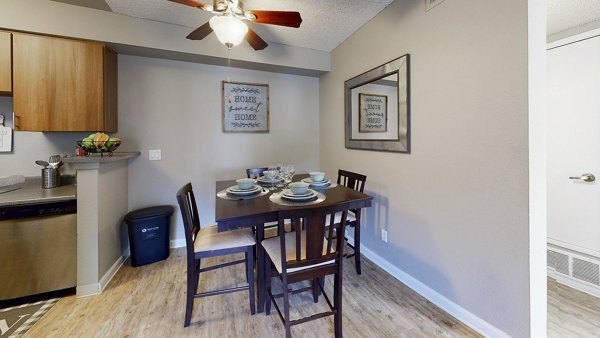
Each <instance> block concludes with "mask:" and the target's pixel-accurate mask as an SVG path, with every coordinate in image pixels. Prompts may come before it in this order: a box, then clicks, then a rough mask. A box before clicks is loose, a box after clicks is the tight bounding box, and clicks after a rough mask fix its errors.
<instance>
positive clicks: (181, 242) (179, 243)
mask: <svg viewBox="0 0 600 338" xmlns="http://www.w3.org/2000/svg"><path fill="white" fill-rule="evenodd" d="M169 246H170V247H171V249H175V248H183V247H184V246H185V238H179V239H172V240H171V241H170V242H169Z"/></svg>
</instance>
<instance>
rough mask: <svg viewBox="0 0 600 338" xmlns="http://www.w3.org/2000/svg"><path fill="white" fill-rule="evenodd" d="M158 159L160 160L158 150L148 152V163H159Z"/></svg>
mask: <svg viewBox="0 0 600 338" xmlns="http://www.w3.org/2000/svg"><path fill="white" fill-rule="evenodd" d="M160 158H161V154H160V149H151V150H148V159H149V160H150V161H160Z"/></svg>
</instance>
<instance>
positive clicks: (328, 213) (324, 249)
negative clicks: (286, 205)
mask: <svg viewBox="0 0 600 338" xmlns="http://www.w3.org/2000/svg"><path fill="white" fill-rule="evenodd" d="M349 207H350V202H342V203H338V204H335V205H331V206H325V207H314V206H309V207H305V208H294V209H291V210H282V211H280V212H279V213H278V214H279V215H278V226H279V234H280V239H281V241H280V245H281V263H282V269H283V271H286V269H294V268H299V267H304V266H308V265H315V264H322V263H325V262H328V261H331V260H335V262H336V263H339V262H340V258H341V257H342V254H343V252H342V251H343V249H344V245H343V243H344V240H343V237H338V239H337V240H336V241H335V242H336V243H335V246H334V245H333V240H334V238H333V232H334V227H330V226H326V223H327V222H326V220H327V217H329V218H330V219H329V222H330V223H329V224H333V221H334V218H335V214H336V213H338V212H341V213H342V218H341V219H342V221H341V222H340V225H339V229H338V230H337V231H338V233H342V234H343V233H344V229H345V227H346V216H347V214H348V210H349ZM286 220H291V222H292V229H293V230H292V233H293V235H292V236H294V240H295V244H296V245H295V247H296V252H295V254H294V255H292V256H291V257H288V255H286V252H287V251H286V241H285V236H286V232H285V222H286ZM289 234H290V233H288V236H289ZM302 253H305V255H303V254H302ZM320 267H322V266H319V268H320ZM324 267H325V268H328V266H324ZM329 268H330V267H329Z"/></svg>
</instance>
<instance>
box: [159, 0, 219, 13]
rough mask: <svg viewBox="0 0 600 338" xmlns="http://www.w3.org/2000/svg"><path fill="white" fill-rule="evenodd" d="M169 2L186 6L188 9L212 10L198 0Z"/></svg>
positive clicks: (210, 6) (172, 0) (174, 0)
mask: <svg viewBox="0 0 600 338" xmlns="http://www.w3.org/2000/svg"><path fill="white" fill-rule="evenodd" d="M169 1H171V2H177V3H179V4H182V5H187V6H190V7H196V8H200V9H204V10H207V11H210V10H212V5H210V4H207V3H204V2H200V1H198V0H169Z"/></svg>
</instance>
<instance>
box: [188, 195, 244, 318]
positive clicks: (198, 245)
mask: <svg viewBox="0 0 600 338" xmlns="http://www.w3.org/2000/svg"><path fill="white" fill-rule="evenodd" d="M177 203H179V208H180V209H181V216H182V218H183V226H184V230H185V245H186V250H187V294H186V304H185V321H184V324H183V326H184V327H187V326H189V325H190V320H191V318H192V310H193V307H194V299H195V298H200V297H207V296H214V295H220V294H224V293H230V292H237V291H245V290H248V298H249V303H250V313H251V314H254V312H255V303H254V246H255V244H256V241H255V239H254V235H252V231H251V230H250V229H238V230H231V231H225V232H218V230H217V226H215V225H213V226H209V227H202V228H201V227H200V219H199V218H198V207H197V206H196V199H195V198H194V192H193V190H192V184H191V183H187V184H186V185H184V186H183V187H182V188H181V189H179V191H178V192H177ZM242 252H243V253H244V254H245V259H240V260H236V261H232V262H228V263H223V264H219V265H214V266H210V267H206V268H201V267H200V260H201V259H203V258H208V257H215V256H223V255H229V254H235V253H242ZM241 263H245V264H246V281H247V282H248V285H245V286H240V287H234V288H228V289H222V290H214V291H206V292H198V281H199V279H200V273H201V272H206V271H210V270H214V269H219V268H223V267H226V266H231V265H235V264H241Z"/></svg>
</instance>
